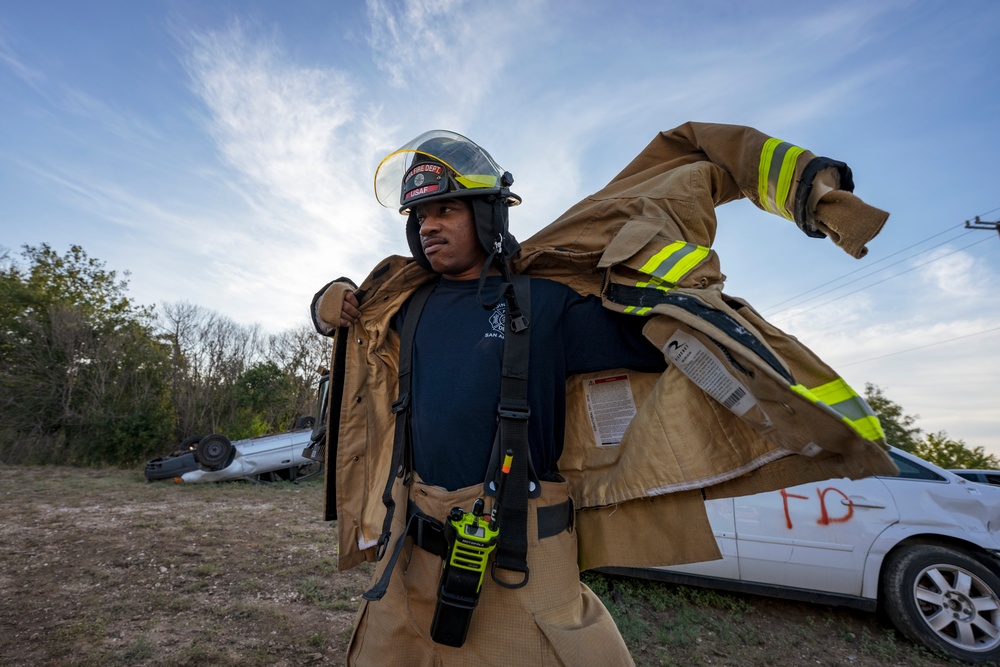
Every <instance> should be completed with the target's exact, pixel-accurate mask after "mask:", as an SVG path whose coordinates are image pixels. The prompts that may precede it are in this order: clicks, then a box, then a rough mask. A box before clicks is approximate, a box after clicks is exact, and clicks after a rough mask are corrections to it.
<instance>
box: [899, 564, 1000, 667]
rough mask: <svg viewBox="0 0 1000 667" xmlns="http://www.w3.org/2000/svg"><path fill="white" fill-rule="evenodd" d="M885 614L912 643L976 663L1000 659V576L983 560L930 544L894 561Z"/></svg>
mask: <svg viewBox="0 0 1000 667" xmlns="http://www.w3.org/2000/svg"><path fill="white" fill-rule="evenodd" d="M883 585H884V588H883V602H884V604H885V611H886V614H887V615H888V616H889V620H891V621H892V623H893V625H895V626H896V627H897V628H898V629H899V630H900V631H901V632H902V633H903V634H905V635H906V636H907V637H909V638H910V639H912V640H913V641H915V642H917V643H919V644H923V645H924V646H927V647H929V648H933V649H936V650H938V651H941V652H943V653H946V654H948V655H950V656H953V657H956V658H958V659H960V660H963V661H966V662H971V663H984V662H991V661H994V660H997V659H998V658H1000V578H998V577H997V575H996V574H994V573H993V572H992V571H990V569H989V568H987V567H985V566H984V565H983V564H982V563H980V562H979V561H978V560H976V559H974V558H972V557H971V556H968V555H966V554H964V553H961V552H959V551H954V550H952V549H947V548H944V547H938V546H931V545H917V546H911V547H905V548H904V549H901V550H900V551H899V552H897V553H896V554H895V555H893V556H892V557H891V559H890V560H889V562H888V564H887V570H886V577H885V579H884V584H883Z"/></svg>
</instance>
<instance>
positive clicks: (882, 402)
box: [865, 382, 922, 452]
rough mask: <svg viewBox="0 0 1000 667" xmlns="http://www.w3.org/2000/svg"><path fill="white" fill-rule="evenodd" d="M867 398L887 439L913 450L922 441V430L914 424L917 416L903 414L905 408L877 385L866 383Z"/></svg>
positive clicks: (903, 447) (905, 448) (903, 448)
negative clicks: (894, 401)
mask: <svg viewBox="0 0 1000 667" xmlns="http://www.w3.org/2000/svg"><path fill="white" fill-rule="evenodd" d="M865 400H866V401H867V402H868V405H870V406H871V408H872V410H874V411H875V414H876V415H878V419H879V421H880V422H881V423H882V430H884V431H885V437H886V440H888V441H889V444H890V445H892V446H894V447H899V448H900V449H902V450H903V451H907V452H913V451H914V450H915V449H916V448H917V445H918V443H919V442H920V434H921V433H922V430H921V429H920V428H917V427H916V426H914V423H916V421H917V416H918V415H915V416H910V415H906V414H903V408H902V406H900V405H899V404H897V403H893V402H892V401H891V400H889V398H888V397H887V396H886V395H885V393H884V392H883V391H882V389H881V388H880V387H878V386H877V385H874V384H871V383H870V382H869V383H866V384H865Z"/></svg>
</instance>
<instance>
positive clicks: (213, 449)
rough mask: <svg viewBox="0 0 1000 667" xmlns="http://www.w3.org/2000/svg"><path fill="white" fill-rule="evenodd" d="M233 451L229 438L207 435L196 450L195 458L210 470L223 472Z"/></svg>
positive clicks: (215, 434)
mask: <svg viewBox="0 0 1000 667" xmlns="http://www.w3.org/2000/svg"><path fill="white" fill-rule="evenodd" d="M232 451H233V443H231V442H229V438H227V437H226V436H224V435H219V434H218V433H213V434H212V435H207V436H205V437H204V438H202V439H201V440H200V441H199V442H198V446H197V447H195V450H194V458H195V460H196V461H198V463H200V464H201V465H203V466H204V467H206V468H208V469H209V470H221V469H222V468H224V467H225V466H226V464H227V463H228V462H229V458H230V456H229V455H230V454H231V453H232Z"/></svg>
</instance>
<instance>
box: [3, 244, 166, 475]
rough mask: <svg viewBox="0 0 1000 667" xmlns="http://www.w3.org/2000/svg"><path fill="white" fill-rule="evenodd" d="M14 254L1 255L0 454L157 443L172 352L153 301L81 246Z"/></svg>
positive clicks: (68, 456) (98, 453)
mask: <svg viewBox="0 0 1000 667" xmlns="http://www.w3.org/2000/svg"><path fill="white" fill-rule="evenodd" d="M21 255H22V258H23V264H19V263H17V262H16V261H14V260H13V259H11V257H10V255H9V253H6V252H5V253H3V255H2V256H0V458H3V459H5V460H10V461H44V462H71V463H120V462H134V461H137V460H140V459H141V458H143V457H144V456H145V455H146V454H148V453H149V452H151V451H154V450H156V449H158V448H160V447H162V445H163V443H164V442H165V441H166V439H167V438H169V435H170V431H171V426H172V416H171V410H170V407H169V393H168V391H167V389H168V384H167V379H168V377H169V376H168V375H167V374H166V371H167V369H168V366H167V365H166V362H167V360H168V359H169V356H168V350H167V349H166V348H164V347H163V346H162V345H161V344H160V343H159V342H158V341H156V340H155V338H154V337H153V335H152V327H151V324H152V311H151V309H149V308H146V307H142V306H139V305H137V304H135V303H134V302H133V301H132V300H131V299H130V298H129V297H128V296H127V294H126V291H127V288H128V281H127V279H125V278H120V277H119V276H118V274H117V273H116V272H115V271H108V270H106V269H105V268H104V263H103V262H100V261H98V260H97V259H94V258H91V257H89V256H88V255H87V253H86V252H85V251H84V250H83V248H81V247H80V246H75V245H74V246H71V247H70V249H69V251H68V252H66V253H65V254H64V255H62V256H60V255H59V254H58V253H56V252H55V251H54V250H52V248H50V247H49V246H48V245H46V244H42V245H41V246H38V247H32V246H24V247H23V252H22V253H21ZM126 276H127V274H126Z"/></svg>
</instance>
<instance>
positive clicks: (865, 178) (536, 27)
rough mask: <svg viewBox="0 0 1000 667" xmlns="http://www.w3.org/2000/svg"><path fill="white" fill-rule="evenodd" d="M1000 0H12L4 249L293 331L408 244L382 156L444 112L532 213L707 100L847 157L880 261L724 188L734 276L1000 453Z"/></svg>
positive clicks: (619, 162) (819, 347)
mask: <svg viewBox="0 0 1000 667" xmlns="http://www.w3.org/2000/svg"><path fill="white" fill-rule="evenodd" d="M997 44H1000V3H997V2H994V1H991V0H982V1H976V0H968V1H964V2H943V1H942V2H931V1H928V2H904V1H901V2H894V1H891V0H890V1H884V2H878V3H873V2H869V1H867V0H866V1H863V2H852V1H846V2H839V3H834V4H832V5H830V4H822V3H802V2H745V1H744V2H724V1H713V0H707V1H704V2H697V3H696V2H670V1H657V2H630V3H620V2H610V1H609V2H568V1H566V2H525V1H518V0H514V1H510V2H504V3H493V2H475V1H471V0H470V1H467V2H461V1H449V0H438V1H436V2H423V1H414V2H383V1H376V0H371V1H369V2H367V3H363V2H347V1H333V0H331V1H319V0H315V1H305V2H286V3H278V2H261V1H257V2H253V1H245V2H207V1H206V2H201V1H199V2H194V1H188V0H178V1H173V2H166V1H146V2H139V1H135V0H127V1H126V0H122V1H116V2H113V1H108V2H89V3H85V2H76V1H64V2H55V1H45V0H32V1H28V0H8V1H7V2H4V3H2V4H0V118H2V122H0V247H4V248H7V249H9V250H11V251H12V253H16V252H18V251H19V248H20V246H22V245H23V244H30V245H37V244H39V243H43V242H44V243H49V244H50V245H52V246H53V247H54V248H55V249H56V250H58V251H60V252H63V251H65V250H66V249H67V248H68V247H69V245H70V244H74V243H75V244H80V245H82V246H83V247H84V248H85V249H86V250H87V252H88V253H89V254H90V255H91V256H93V257H97V258H99V259H101V260H104V261H105V262H106V263H107V266H108V268H111V269H115V270H118V271H129V272H130V273H131V277H130V280H131V286H130V294H131V295H132V296H133V297H134V298H135V299H136V300H137V301H138V302H140V303H143V304H147V305H153V304H156V305H160V304H165V303H174V302H180V301H184V302H188V303H193V304H197V305H200V306H204V307H207V308H211V309H213V310H217V311H219V312H221V313H223V314H225V315H227V316H229V317H231V318H233V319H235V320H236V321H238V322H242V323H246V324H251V323H260V324H261V325H262V326H263V327H264V328H265V329H267V330H271V331H277V330H280V329H284V328H287V327H292V326H298V325H301V324H302V323H304V322H306V321H307V306H308V303H309V301H310V299H311V297H312V295H313V293H314V292H315V291H316V290H317V289H318V288H319V287H320V286H321V285H323V284H325V283H326V282H328V281H329V280H331V279H333V278H336V277H338V276H349V277H352V278H354V279H355V280H356V281H360V280H361V279H362V278H364V276H365V275H366V274H367V273H368V271H369V270H370V269H371V267H372V266H373V265H374V264H375V263H376V262H377V261H378V260H379V259H381V258H382V257H384V256H386V255H389V254H395V253H398V254H406V243H405V239H404V236H403V219H402V218H401V216H399V215H398V214H397V213H395V212H394V211H390V210H386V209H383V208H381V207H380V206H379V205H378V204H377V203H376V202H375V199H374V196H373V194H372V176H373V173H374V168H375V166H376V165H377V164H378V161H379V159H380V158H381V157H383V156H384V155H385V154H386V153H387V152H388V151H390V150H392V149H393V148H396V147H397V146H399V145H401V144H402V143H404V142H405V141H407V140H409V139H411V138H413V137H415V136H416V135H418V134H420V133H421V132H423V131H425V130H429V129H437V128H443V129H451V130H455V131H457V132H460V133H462V134H465V135H466V136H468V137H470V138H472V139H473V140H475V141H477V142H478V143H480V144H481V145H483V146H484V147H486V148H487V149H488V150H489V151H490V152H491V153H492V155H493V157H494V158H496V159H497V161H498V162H499V163H500V164H501V165H503V167H504V168H506V169H508V170H509V171H511V172H512V173H513V174H514V176H515V180H516V187H515V188H514V189H515V191H516V192H518V194H520V195H521V196H522V197H523V198H524V204H523V205H522V206H520V207H519V208H518V209H515V210H514V212H513V215H512V228H513V230H514V232H515V234H516V235H517V236H518V237H520V238H526V237H527V236H530V235H531V233H533V232H534V231H536V230H538V229H539V228H541V227H542V226H544V225H545V224H546V223H547V222H548V221H550V220H552V219H554V218H555V217H557V216H558V215H559V214H560V213H561V212H562V211H564V210H565V209H567V208H568V207H569V206H571V205H572V204H573V203H575V202H576V201H577V200H579V199H580V198H581V197H583V196H585V195H587V194H589V193H590V192H593V191H595V190H597V189H599V188H600V187H601V186H602V185H603V184H604V183H606V182H607V181H608V180H609V179H610V178H611V177H613V176H614V175H615V174H616V173H617V172H618V171H619V170H620V169H621V168H622V167H624V165H625V164H626V163H627V162H628V161H629V160H630V159H631V158H632V157H633V156H634V155H635V154H636V153H637V152H639V151H640V150H641V149H642V148H643V147H644V146H645V145H646V144H647V143H648V142H649V141H650V140H651V139H652V138H653V136H654V135H655V134H656V133H657V132H659V131H661V130H667V129H670V128H672V127H675V126H677V125H680V124H681V123H684V122H686V121H689V120H697V121H710V122H723V123H734V124H740V125H750V126H752V127H756V128H758V129H760V130H762V131H764V132H766V133H768V134H772V135H775V136H778V137H780V138H782V139H784V140H786V141H790V142H792V143H795V144H797V145H799V146H803V147H805V148H807V149H809V150H811V151H813V152H814V153H816V154H819V155H825V156H828V157H831V158H834V159H838V160H843V161H845V162H847V163H848V164H849V165H850V166H851V168H852V169H853V171H854V175H855V181H856V184H857V188H856V193H857V194H858V195H859V196H861V197H862V198H863V199H865V200H866V201H868V202H869V203H871V204H874V205H876V206H879V207H880V208H883V209H885V210H888V211H889V212H890V213H891V217H890V219H889V222H888V224H887V225H886V228H885V229H884V231H883V232H882V234H881V235H880V236H878V237H877V238H876V239H875V240H874V241H873V242H872V243H871V244H869V248H870V252H869V255H868V257H866V258H865V259H863V260H860V261H858V260H854V259H852V258H850V257H849V256H848V255H846V254H845V253H843V252H842V251H841V250H839V249H838V248H837V247H836V246H834V245H833V244H832V243H830V242H829V241H821V240H815V239H810V238H807V237H806V236H804V235H803V234H801V233H800V232H799V231H798V230H797V228H795V227H794V225H791V224H790V223H787V222H785V221H783V220H782V219H780V218H777V217H774V216H771V215H768V214H765V213H764V212H762V211H759V210H758V209H756V208H754V207H753V206H751V205H750V204H749V203H748V202H745V201H742V202H734V203H731V204H727V205H726V206H723V207H721V208H720V209H719V211H718V215H719V221H720V223H719V235H718V238H717V243H716V246H715V247H716V250H717V251H718V253H719V255H720V258H721V261H722V269H723V271H724V273H726V275H727V276H728V281H727V284H726V292H727V293H729V294H731V295H734V296H740V297H743V298H745V299H747V300H749V301H750V303H751V304H753V305H754V306H755V307H756V308H757V309H758V310H761V311H762V312H763V313H764V314H765V316H767V317H769V318H770V319H771V321H772V322H773V323H775V324H776V325H778V326H780V327H781V328H783V329H785V330H786V331H788V332H790V333H792V334H794V335H796V336H797V337H798V338H800V339H801V340H802V341H803V342H805V343H806V344H807V345H809V346H810V347H811V348H812V349H813V350H815V351H816V352H817V353H818V354H819V355H820V356H821V357H823V358H824V359H825V360H826V361H827V362H828V363H830V364H831V365H833V366H834V367H835V368H836V369H837V370H839V371H840V372H841V373H842V375H843V376H844V377H845V378H846V379H847V380H848V381H849V382H851V383H852V384H853V385H855V386H856V387H857V388H858V389H859V390H860V389H862V388H863V387H864V384H865V383H866V382H873V383H875V384H877V385H879V386H881V387H882V388H883V389H884V390H885V392H886V394H887V395H888V396H889V397H890V398H891V399H892V400H894V401H896V402H897V403H899V404H901V405H902V406H903V408H904V410H905V411H906V412H907V413H908V414H914V415H919V419H918V422H917V425H918V426H920V427H922V428H923V429H924V430H925V431H931V432H936V431H940V430H945V431H947V433H948V435H950V436H951V437H953V438H960V439H962V440H964V441H965V442H966V443H967V444H969V445H971V446H979V445H982V446H984V447H985V448H986V449H987V451H989V452H991V453H994V454H997V455H1000V408H998V407H997V399H996V386H997V373H998V370H1000V344H998V343H1000V297H998V296H997V290H996V287H995V286H996V284H997V283H998V274H1000V235H998V234H997V233H996V232H992V231H970V230H966V229H965V228H964V227H963V223H964V221H966V220H971V219H973V218H974V217H975V216H982V220H984V221H996V220H998V219H1000V188H998V182H1000V179H998V176H1000V160H998V156H1000V121H998V119H1000V94H998V91H1000V85H998V84H1000V47H998V46H997Z"/></svg>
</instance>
